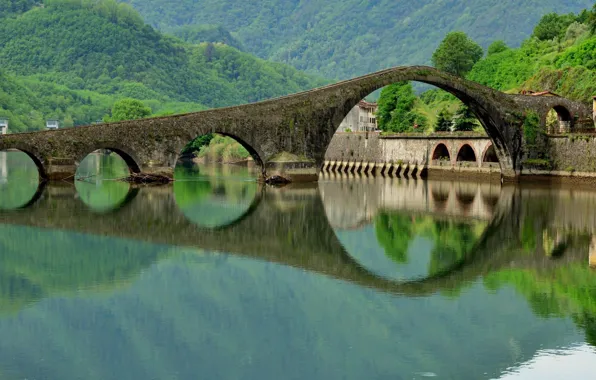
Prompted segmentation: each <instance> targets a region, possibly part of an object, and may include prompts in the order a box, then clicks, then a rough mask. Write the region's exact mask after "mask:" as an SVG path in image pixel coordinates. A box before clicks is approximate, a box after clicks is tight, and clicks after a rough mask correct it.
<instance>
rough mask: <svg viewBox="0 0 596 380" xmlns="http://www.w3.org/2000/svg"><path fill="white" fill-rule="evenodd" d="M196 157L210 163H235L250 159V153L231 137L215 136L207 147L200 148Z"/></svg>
mask: <svg viewBox="0 0 596 380" xmlns="http://www.w3.org/2000/svg"><path fill="white" fill-rule="evenodd" d="M198 157H199V158H202V157H205V158H207V159H208V160H209V161H212V162H235V161H241V160H245V159H247V158H248V157H250V153H248V151H247V150H246V149H245V148H244V147H243V146H242V145H240V143H239V142H238V141H236V140H234V139H233V138H232V137H228V136H222V135H218V134H215V135H214V137H213V139H211V140H210V141H209V145H204V146H202V147H201V149H200V150H199V153H198Z"/></svg>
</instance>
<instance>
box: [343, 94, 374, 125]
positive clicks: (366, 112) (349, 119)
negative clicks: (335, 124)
mask: <svg viewBox="0 0 596 380" xmlns="http://www.w3.org/2000/svg"><path fill="white" fill-rule="evenodd" d="M377 109H378V107H377V103H370V102H367V101H364V100H361V101H360V102H359V103H358V104H357V105H355V106H354V108H352V109H351V110H350V112H349V113H348V114H347V115H346V117H345V118H344V120H343V121H342V122H341V124H340V125H339V128H337V131H336V132H372V131H375V130H376V129H377V117H376V113H377Z"/></svg>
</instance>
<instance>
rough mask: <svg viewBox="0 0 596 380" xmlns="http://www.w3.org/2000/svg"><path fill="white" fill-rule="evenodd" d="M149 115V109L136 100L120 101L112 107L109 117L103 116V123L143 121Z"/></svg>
mask: <svg viewBox="0 0 596 380" xmlns="http://www.w3.org/2000/svg"><path fill="white" fill-rule="evenodd" d="M149 115H151V108H149V107H147V106H146V105H144V104H143V102H141V101H140V100H137V99H122V100H119V101H117V102H116V103H114V105H113V106H112V112H111V116H107V115H106V116H105V117H104V121H105V122H112V121H122V120H135V119H143V118H145V117H148V116H149Z"/></svg>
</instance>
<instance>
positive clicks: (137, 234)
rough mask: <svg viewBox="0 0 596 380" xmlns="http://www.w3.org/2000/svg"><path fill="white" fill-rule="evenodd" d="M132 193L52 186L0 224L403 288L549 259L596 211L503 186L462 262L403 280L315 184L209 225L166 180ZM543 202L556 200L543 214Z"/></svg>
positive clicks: (260, 200) (577, 199) (580, 254)
mask: <svg viewBox="0 0 596 380" xmlns="http://www.w3.org/2000/svg"><path fill="white" fill-rule="evenodd" d="M344 190H345V189H343V190H341V191H344ZM325 191H326V192H327V191H328V190H325ZM491 192H492V191H491ZM133 193H134V195H133V196H130V197H128V198H127V199H128V203H127V204H124V205H121V207H120V208H119V209H116V210H114V211H113V213H112V214H109V213H97V212H94V211H92V210H91V209H89V207H87V206H86V205H85V204H84V203H83V202H82V201H81V200H80V199H78V198H77V193H76V190H75V188H74V187H73V186H66V187H49V188H47V189H45V190H43V189H42V191H40V192H38V193H37V195H36V201H32V202H30V203H29V205H28V206H27V208H25V209H22V210H15V211H9V212H6V211H5V212H0V223H1V224H10V225H20V226H27V227H35V228H42V229H47V228H49V229H58V230H63V231H65V232H67V231H71V232H75V233H84V234H91V235H100V236H107V237H114V238H124V239H134V240H138V241H143V242H149V243H153V244H160V245H164V247H166V246H178V247H187V248H197V249H204V250H208V251H217V252H223V253H229V254H234V255H240V256H247V257H250V258H253V259H258V260H266V261H270V262H274V263H279V264H283V265H289V266H293V267H297V268H301V269H304V270H308V271H313V272H317V273H321V274H324V275H326V276H331V277H334V278H337V279H340V280H344V281H349V282H353V283H355V284H358V285H361V286H366V287H370V288H374V289H378V290H380V291H386V292H391V293H395V294H405V295H409V296H424V295H429V294H432V293H435V292H438V291H448V290H453V289H457V288H460V287H462V286H465V285H466V284H468V283H469V282H470V281H474V280H476V279H477V278H478V277H480V276H482V275H484V274H486V273H489V272H490V271H493V270H498V269H500V268H511V267H520V266H521V267H525V266H528V265H530V266H532V265H540V266H541V267H549V266H555V265H556V263H555V262H553V261H552V260H551V256H550V252H547V248H546V246H545V244H543V241H544V236H546V235H549V234H550V235H549V236H552V240H553V241H554V243H555V246H556V245H557V244H562V243H564V244H569V246H570V247H572V246H573V244H575V243H574V242H575V240H574V239H573V238H572V237H573V236H576V235H578V234H579V235H582V236H583V235H585V236H587V237H588V238H589V237H590V236H591V235H592V234H593V233H594V226H596V219H595V218H596V217H594V215H592V214H590V213H589V212H588V211H587V210H588V209H589V208H588V207H586V205H588V204H592V203H594V202H595V201H596V196H595V195H594V193H589V192H585V193H583V192H574V191H571V192H570V194H569V195H570V198H569V196H568V195H567V194H563V195H556V194H555V195H553V194H552V193H549V192H545V193H543V194H540V196H538V197H536V195H535V193H533V192H532V191H525V190H523V189H519V188H516V187H510V186H509V187H505V188H503V189H502V190H501V191H500V193H499V200H498V203H497V204H495V209H494V212H493V216H492V218H491V220H490V222H488V225H487V228H486V229H485V231H484V233H483V234H482V236H481V237H480V239H479V240H478V241H477V243H476V244H475V246H474V247H473V248H472V249H471V250H470V251H469V252H466V253H465V255H464V257H462V259H461V260H460V261H458V262H456V263H454V264H453V265H452V266H451V267H449V268H446V269H444V270H443V271H441V272H439V273H435V274H433V275H432V276H430V277H428V278H425V279H421V280H414V281H407V282H400V281H394V280H391V279H387V278H383V277H379V276H377V275H376V274H375V273H373V272H371V271H369V270H368V269H366V268H365V267H363V266H362V265H361V264H360V263H359V262H358V261H356V260H355V259H354V258H353V257H352V256H351V255H350V254H349V253H348V252H347V251H346V250H345V248H344V247H343V246H342V245H341V243H340V242H339V240H338V239H337V237H336V235H335V233H334V230H333V229H332V228H331V226H330V224H329V222H328V219H327V216H326V215H325V208H324V206H323V202H322V200H321V197H320V196H319V190H318V189H317V188H316V187H310V188H285V189H266V190H265V191H261V192H259V193H258V195H257V196H256V198H255V202H253V203H254V207H251V208H250V209H249V210H248V213H247V214H246V215H243V216H242V217H241V218H240V220H238V221H237V222H235V223H232V224H231V225H230V226H228V227H227V228H215V229H208V228H203V227H201V226H199V225H197V224H195V223H193V222H191V221H190V220H189V219H188V218H187V217H186V216H185V215H184V214H183V213H182V212H181V211H180V210H179V208H178V206H177V205H176V201H175V199H174V196H173V193H172V191H171V189H170V188H169V187H162V188H142V189H140V190H138V189H137V190H134V191H133ZM348 196H351V195H348ZM570 200H571V204H570V203H569V201H570ZM545 201H548V202H551V204H554V205H555V207H554V208H551V209H549V210H550V211H548V212H544V210H543V207H542V205H543V202H545ZM401 211H405V212H407V210H401ZM413 212H416V213H420V210H417V209H416V210H414V211H413ZM528 218H531V223H532V225H533V227H534V228H533V231H534V234H535V235H536V236H534V237H533V238H534V240H535V241H536V242H538V243H537V246H536V249H535V251H534V252H531V253H530V254H528V252H525V253H524V254H522V253H521V252H522V251H523V249H524V241H523V234H526V235H527V232H526V231H524V232H523V233H522V230H523V228H522V226H524V224H527V223H526V220H527V219H528ZM586 241H588V242H589V239H588V240H586V239H584V240H582V242H584V243H585V242H586ZM580 243H581V242H580ZM578 249H579V250H578V251H577V253H573V254H571V255H570V256H569V257H568V258H569V260H585V262H586V265H587V253H588V245H586V244H583V245H581V244H580V246H578ZM570 252H571V251H570ZM574 252H575V251H574ZM536 263H538V264H536Z"/></svg>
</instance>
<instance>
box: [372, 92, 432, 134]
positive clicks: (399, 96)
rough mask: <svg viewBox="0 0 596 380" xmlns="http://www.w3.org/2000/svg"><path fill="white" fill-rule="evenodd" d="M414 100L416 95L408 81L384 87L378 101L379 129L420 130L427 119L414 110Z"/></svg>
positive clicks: (392, 130) (396, 130)
mask: <svg viewBox="0 0 596 380" xmlns="http://www.w3.org/2000/svg"><path fill="white" fill-rule="evenodd" d="M416 101H417V98H416V95H415V94H414V90H413V89H412V85H411V84H410V83H409V82H399V83H394V84H392V85H389V86H386V87H384V88H383V89H382V90H381V95H380V97H379V101H378V105H379V109H378V111H377V120H378V126H379V129H380V130H382V131H386V132H411V131H414V130H416V131H418V132H422V131H423V130H424V127H425V126H426V123H427V120H426V118H425V117H424V116H423V115H421V114H419V113H417V112H416V111H415V110H414V106H415V103H416Z"/></svg>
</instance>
